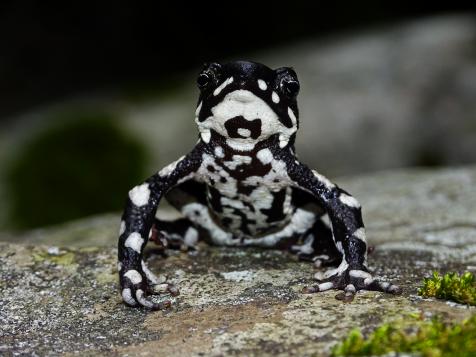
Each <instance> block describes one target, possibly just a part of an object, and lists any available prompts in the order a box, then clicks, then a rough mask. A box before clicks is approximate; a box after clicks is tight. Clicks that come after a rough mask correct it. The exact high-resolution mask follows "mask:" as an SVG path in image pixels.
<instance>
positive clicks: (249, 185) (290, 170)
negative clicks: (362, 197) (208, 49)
mask: <svg viewBox="0 0 476 357" xmlns="http://www.w3.org/2000/svg"><path fill="white" fill-rule="evenodd" d="M197 84H198V88H199V90H200V95H199V100H198V105H197V108H196V112H195V122H196V124H197V126H198V130H199V140H198V142H197V144H196V145H195V147H194V148H193V150H191V151H190V152H189V153H188V154H187V155H185V156H183V157H181V158H180V159H178V160H177V161H175V162H173V163H171V164H170V165H168V166H166V167H164V168H163V169H162V170H160V171H159V172H157V173H156V174H154V175H152V176H151V177H150V178H148V179H147V180H145V182H144V183H142V184H140V185H138V186H136V187H134V188H133V189H132V190H131V191H129V195H128V199H127V204H126V208H125V211H124V213H123V215H122V221H121V227H120V237H119V254H118V255H119V263H118V269H119V276H120V285H121V293H122V298H123V300H124V302H125V303H126V304H127V305H130V306H144V307H147V308H150V309H163V308H166V307H168V306H169V305H170V301H168V300H167V301H165V302H162V303H157V302H154V301H152V299H151V298H150V297H149V296H148V295H149V294H153V293H158V292H160V291H168V293H171V294H172V295H175V294H178V290H177V288H175V287H174V286H173V285H171V284H167V283H161V281H160V279H159V278H157V277H156V276H155V275H154V274H153V273H152V272H151V271H150V270H149V269H148V268H147V266H146V265H145V263H144V260H143V251H144V247H145V245H146V243H147V241H148V240H150V239H151V238H152V239H153V240H155V241H156V242H159V243H160V244H161V245H162V246H169V247H182V248H183V247H188V248H193V247H194V246H195V245H196V243H197V242H198V241H199V240H205V241H207V242H209V243H211V244H215V245H220V246H231V247H249V246H254V247H265V248H278V249H288V250H290V251H291V252H294V253H296V254H297V255H298V256H299V257H300V258H302V259H305V260H309V261H311V262H313V263H314V264H315V265H316V266H317V267H323V266H328V267H329V268H328V269H327V270H326V271H325V272H319V273H317V274H316V275H315V279H316V280H317V283H316V284H315V285H313V286H310V287H307V288H304V289H303V293H314V292H319V291H325V290H329V289H337V290H343V293H341V294H340V295H341V298H343V299H346V300H351V299H352V298H353V296H354V294H355V293H356V291H358V290H363V289H365V290H378V291H384V292H390V293H397V292H398V291H399V288H398V287H397V286H396V285H393V284H391V283H388V282H383V281H379V280H378V279H374V278H373V276H372V275H371V274H370V273H369V271H368V269H367V266H366V259H367V244H366V239H365V228H364V224H363V221H362V216H361V207H360V204H359V202H358V201H357V200H356V199H355V198H354V197H352V196H351V195H350V194H349V193H348V192H346V191H344V190H343V189H341V188H339V187H338V186H337V185H336V184H334V183H332V182H331V181H330V180H328V179H327V178H326V177H324V176H323V175H321V174H320V173H318V172H317V171H315V170H312V169H310V168H309V167H308V166H306V165H305V164H303V163H301V162H300V161H299V160H298V158H297V156H296V154H295V147H294V142H295V138H296V132H297V130H298V127H299V120H298V117H299V115H298V107H297V101H296V97H297V95H298V93H299V89H300V84H299V81H298V78H297V75H296V73H295V71H294V70H293V69H292V68H289V67H282V68H278V69H275V70H272V69H270V68H269V67H267V66H265V65H262V64H259V63H255V62H248V61H237V62H230V63H223V64H220V63H210V64H206V65H205V66H204V68H203V70H202V71H201V73H200V74H199V76H198V79H197ZM162 197H165V198H166V199H167V201H168V202H169V203H171V204H172V205H173V206H174V207H176V208H177V209H178V210H179V211H180V212H181V214H182V216H183V217H182V218H179V219H177V220H176V221H165V220H161V219H158V218H156V217H155V214H156V210H157V206H158V205H159V202H160V200H161V199H162ZM326 217H327V218H326ZM326 222H330V223H326Z"/></svg>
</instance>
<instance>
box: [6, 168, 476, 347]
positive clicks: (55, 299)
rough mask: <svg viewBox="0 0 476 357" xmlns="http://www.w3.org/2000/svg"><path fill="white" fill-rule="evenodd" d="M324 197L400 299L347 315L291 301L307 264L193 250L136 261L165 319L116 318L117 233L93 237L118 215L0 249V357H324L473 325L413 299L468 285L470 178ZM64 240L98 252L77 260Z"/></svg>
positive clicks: (472, 263) (445, 175) (454, 309)
mask: <svg viewBox="0 0 476 357" xmlns="http://www.w3.org/2000/svg"><path fill="white" fill-rule="evenodd" d="M338 183H339V184H341V185H342V186H344V187H345V188H346V189H348V190H349V191H350V192H352V193H353V194H354V195H355V196H357V197H358V198H359V200H360V202H361V203H362V205H363V208H364V214H365V221H366V223H367V231H368V239H369V241H370V243H371V244H373V245H376V249H375V251H374V252H373V253H372V254H371V255H370V256H369V260H370V266H371V268H372V269H373V270H374V271H375V273H376V274H377V275H379V276H382V277H384V278H385V279H388V280H391V281H393V282H396V283H398V284H399V285H400V286H401V287H402V288H403V294H402V295H400V296H393V295H388V294H383V293H376V292H360V293H359V294H357V296H356V298H355V300H354V301H353V302H352V303H348V304H346V303H343V302H341V301H338V300H336V299H335V298H334V297H335V295H336V294H337V292H336V291H328V292H324V293H320V294H313V295H303V294H301V292H300V290H301V289H302V287H303V286H306V285H309V284H311V283H312V279H311V277H312V273H313V271H314V268H313V267H312V266H311V265H310V264H309V263H305V262H299V261H297V260H296V258H295V257H294V256H292V255H290V254H288V253H285V252H280V251H274V250H258V249H245V250H243V249H231V248H216V247H207V246H201V247H200V248H201V249H200V250H199V251H198V252H197V253H194V254H185V253H180V252H169V256H168V257H167V258H166V259H163V257H162V256H160V255H158V254H156V252H155V251H154V250H153V249H149V251H148V253H149V254H148V259H147V261H148V264H149V265H150V267H151V268H152V270H154V271H156V272H161V273H162V274H165V275H167V276H168V277H169V279H170V280H171V281H172V282H174V283H176V284H177V285H178V286H179V287H180V289H181V295H179V296H178V297H176V298H174V300H175V303H174V305H173V308H172V309H171V310H169V311H165V312H162V311H159V312H150V311H146V310H141V309H133V308H128V307H126V306H124V305H123V304H122V303H121V300H120V297H119V293H118V284H117V273H116V253H117V251H116V248H115V245H116V234H117V233H116V229H117V227H115V228H114V232H113V233H111V232H106V231H107V230H108V229H105V227H112V226H113V225H117V222H118V219H117V217H118V215H117V216H116V215H108V216H104V217H98V218H95V219H91V220H83V221H82V222H81V221H78V222H75V223H74V224H70V225H66V226H64V227H63V228H61V227H58V228H55V230H54V231H53V230H44V231H42V232H41V234H42V236H41V243H42V245H32V243H33V242H34V241H35V239H37V238H38V233H36V235H34V236H32V237H23V239H24V240H25V242H27V243H28V244H25V245H21V244H17V243H8V242H3V243H0V302H1V303H0V320H1V321H2V323H1V324H0V337H1V338H0V353H1V354H5V355H13V354H36V355H58V354H67V355H70V354H80V355H91V356H94V355H103V354H105V353H108V354H112V355H118V356H122V355H124V356H125V355H129V356H135V355H141V356H170V355H180V356H199V355H211V356H230V355H247V356H253V355H255V356H258V355H259V356H271V355H273V356H275V355H278V356H280V355H282V356H284V355H299V356H310V355H316V354H317V355H323V356H326V355H328V353H329V351H330V348H331V347H332V346H333V345H334V344H335V343H337V342H338V341H340V340H341V339H342V338H343V337H344V336H346V334H347V333H348V332H349V331H350V330H351V329H352V328H354V327H360V328H362V329H363V331H364V332H365V331H369V330H371V329H373V328H374V327H375V326H377V325H379V324H380V323H382V322H389V321H392V320H394V319H398V318H400V317H402V316H405V315H407V314H409V313H422V314H424V315H425V316H434V315H438V316H440V317H442V318H443V319H445V320H461V319H463V318H466V317H468V316H470V315H471V314H474V312H475V311H476V310H475V308H467V307H465V306H461V305H457V304H448V303H446V302H445V301H438V300H431V299H421V298H420V297H418V296H417V287H418V286H419V285H420V282H421V280H422V278H423V277H424V276H428V275H429V274H430V273H431V272H432V271H433V270H437V271H440V272H447V271H458V272H462V271H465V270H470V271H476V255H475V253H476V167H467V168H452V169H442V170H407V171H397V172H384V173H380V174H376V175H368V176H360V177H357V178H352V179H342V180H338ZM101 221H102V222H103V224H101V223H100V222H101ZM81 225H83V226H84V227H83V229H82V230H81V229H80V226H81ZM91 227H92V229H91V232H89V233H88V229H89V228H91ZM94 227H103V228H102V229H96V228H94ZM70 230H71V231H73V232H74V231H76V233H73V234H71V232H69V231H70ZM48 232H50V233H48ZM61 232H62V233H61ZM77 232H82V236H84V237H85V239H86V241H87V242H89V244H94V240H93V239H92V238H93V237H96V238H97V241H98V242H102V244H104V245H103V246H102V247H100V246H91V247H84V246H83V247H81V246H80V245H81V244H80V243H79V240H80V237H79V236H78V233H77ZM62 235H63V236H64V237H69V240H70V242H68V244H67V245H66V243H67V240H66V239H64V240H59V237H61V236H62ZM59 241H61V244H58V242H59ZM17 242H18V239H17ZM149 248H153V247H149ZM161 298H162V299H163V298H165V297H161Z"/></svg>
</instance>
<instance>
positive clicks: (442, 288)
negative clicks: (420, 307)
mask: <svg viewBox="0 0 476 357" xmlns="http://www.w3.org/2000/svg"><path fill="white" fill-rule="evenodd" d="M418 294H419V295H421V296H423V297H436V298H438V299H445V300H452V301H455V302H458V303H460V304H468V305H476V280H475V277H474V274H473V273H470V272H466V273H464V274H463V275H461V276H459V275H458V274H457V273H447V274H445V275H443V276H441V275H439V274H438V273H437V272H434V273H433V276H432V277H431V278H425V279H424V280H423V287H421V288H420V289H418Z"/></svg>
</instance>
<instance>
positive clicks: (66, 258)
mask: <svg viewBox="0 0 476 357" xmlns="http://www.w3.org/2000/svg"><path fill="white" fill-rule="evenodd" d="M33 260H35V261H36V262H43V261H49V262H51V263H54V264H56V265H63V266H69V265H72V264H74V262H75V260H76V257H75V254H74V253H73V252H69V251H68V252H63V253H62V254H58V255H53V254H49V253H48V252H40V253H34V254H33Z"/></svg>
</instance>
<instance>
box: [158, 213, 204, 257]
mask: <svg viewBox="0 0 476 357" xmlns="http://www.w3.org/2000/svg"><path fill="white" fill-rule="evenodd" d="M198 238H199V234H198V230H197V229H196V228H195V227H194V226H193V225H192V223H191V222H190V221H189V220H188V219H186V218H179V219H177V220H175V221H164V220H159V219H156V220H155V223H154V224H153V225H152V228H151V230H150V234H149V239H150V240H151V241H153V242H155V244H157V245H158V246H159V249H166V248H168V249H179V250H182V251H188V250H195V249H196V244H197V242H198Z"/></svg>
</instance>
